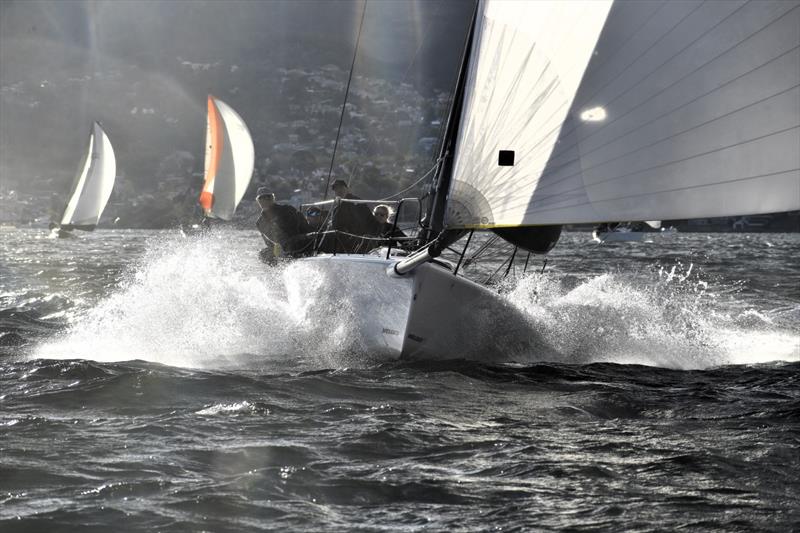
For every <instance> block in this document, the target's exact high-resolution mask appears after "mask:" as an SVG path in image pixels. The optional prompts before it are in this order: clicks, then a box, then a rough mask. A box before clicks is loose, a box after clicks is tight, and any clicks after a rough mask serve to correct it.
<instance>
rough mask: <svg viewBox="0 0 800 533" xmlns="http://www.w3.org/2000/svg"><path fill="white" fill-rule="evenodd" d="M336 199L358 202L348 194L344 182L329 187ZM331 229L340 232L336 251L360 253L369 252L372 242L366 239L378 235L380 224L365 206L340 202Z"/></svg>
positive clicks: (335, 182) (355, 197)
mask: <svg viewBox="0 0 800 533" xmlns="http://www.w3.org/2000/svg"><path fill="white" fill-rule="evenodd" d="M331 189H333V193H334V194H335V195H336V198H339V199H342V200H360V199H361V198H359V197H358V196H356V195H354V194H353V193H351V192H350V188H349V187H348V185H347V183H346V182H345V181H344V180H336V181H334V182H333V185H331ZM331 229H334V230H337V231H339V232H342V233H341V234H338V235H337V236H336V240H337V243H338V244H337V247H338V251H342V252H345V253H361V252H367V251H369V250H370V249H371V248H372V247H373V246H372V245H373V244H374V243H373V242H372V241H370V240H369V239H368V238H362V237H377V236H379V235H380V232H381V227H380V224H378V222H377V221H376V220H375V217H373V216H372V211H370V209H369V207H367V206H366V204H356V203H350V202H341V203H339V205H338V206H337V207H336V208H335V209H334V211H333V216H332V217H331Z"/></svg>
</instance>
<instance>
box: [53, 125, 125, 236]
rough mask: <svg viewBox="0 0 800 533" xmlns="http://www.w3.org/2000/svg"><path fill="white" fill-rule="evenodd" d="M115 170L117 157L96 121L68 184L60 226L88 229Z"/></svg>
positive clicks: (103, 204)
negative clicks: (69, 186) (72, 177)
mask: <svg viewBox="0 0 800 533" xmlns="http://www.w3.org/2000/svg"><path fill="white" fill-rule="evenodd" d="M116 173H117V160H116V158H115V156H114V149H113V148H112V147H111V142H110V141H109V140H108V135H106V132H105V131H103V128H101V127H100V124H98V123H97V122H95V123H94V125H93V127H92V133H91V134H89V148H88V150H87V152H86V156H85V158H84V162H83V165H81V170H80V173H79V174H78V175H77V177H76V178H75V181H74V182H73V184H72V190H71V192H70V197H69V200H68V201H67V205H66V207H65V208H64V214H63V215H62V217H61V224H60V226H61V228H63V229H66V230H68V229H71V228H76V227H79V228H81V229H92V228H94V226H96V225H97V222H98V221H99V220H100V215H101V214H102V213H103V209H105V207H106V204H107V203H108V199H109V197H110V196H111V190H112V189H113V188H114V180H115V178H116Z"/></svg>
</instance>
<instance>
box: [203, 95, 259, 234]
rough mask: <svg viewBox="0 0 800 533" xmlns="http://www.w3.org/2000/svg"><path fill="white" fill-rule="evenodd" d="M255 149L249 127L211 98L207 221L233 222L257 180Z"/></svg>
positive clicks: (205, 191)
mask: <svg viewBox="0 0 800 533" xmlns="http://www.w3.org/2000/svg"><path fill="white" fill-rule="evenodd" d="M254 163H255V148H254V147H253V139H252V137H251V136H250V131H249V130H248V129H247V125H246V124H245V123H244V120H242V117H240V116H239V114H238V113H236V111H234V110H233V109H232V108H231V107H230V106H229V105H228V104H226V103H225V102H223V101H222V100H220V99H218V98H214V97H213V96H211V95H209V97H208V119H207V122H206V160H205V179H204V182H203V189H202V191H201V192H200V206H201V207H202V208H203V212H204V213H205V215H206V216H207V217H212V218H221V219H222V220H230V219H231V217H233V213H234V211H236V206H237V205H238V204H239V202H240V201H241V199H242V196H244V193H245V191H246V190H247V186H248V185H249V184H250V179H251V178H252V176H253V166H254Z"/></svg>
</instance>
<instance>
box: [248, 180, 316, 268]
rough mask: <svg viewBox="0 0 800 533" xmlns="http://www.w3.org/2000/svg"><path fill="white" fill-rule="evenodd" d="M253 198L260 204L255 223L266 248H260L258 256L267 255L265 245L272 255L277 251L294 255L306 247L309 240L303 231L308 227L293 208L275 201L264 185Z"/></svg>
mask: <svg viewBox="0 0 800 533" xmlns="http://www.w3.org/2000/svg"><path fill="white" fill-rule="evenodd" d="M256 201H257V202H258V205H259V206H260V207H261V216H259V217H258V220H257V221H256V227H257V228H258V231H260V232H261V236H262V238H263V239H264V242H265V243H266V244H267V249H265V250H262V251H261V256H262V259H264V258H267V257H269V256H270V253H269V250H268V249H271V252H272V256H273V257H274V256H279V255H281V254H283V255H289V256H294V255H299V254H302V253H303V252H305V251H307V250H306V249H307V248H309V242H310V240H309V239H308V237H307V235H306V234H307V233H309V232H311V231H312V229H311V226H309V225H308V222H306V219H305V218H303V215H301V214H300V212H299V211H297V209H295V208H294V207H292V206H290V205H284V204H279V203H276V202H275V195H274V194H272V193H271V192H269V190H268V189H267V188H266V187H260V188H259V189H258V192H257V194H256ZM276 245H277V247H278V248H276ZM308 251H310V250H308Z"/></svg>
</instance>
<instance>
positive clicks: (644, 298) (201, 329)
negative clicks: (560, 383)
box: [35, 232, 800, 369]
mask: <svg viewBox="0 0 800 533" xmlns="http://www.w3.org/2000/svg"><path fill="white" fill-rule="evenodd" d="M310 286H316V290H315V291H313V292H314V293H317V294H322V295H323V299H324V300H325V301H315V302H309V301H304V300H303V299H302V298H300V297H299V294H300V293H301V292H305V293H308V291H307V290H305V289H308V287H310ZM301 288H302V289H303V290H300V289H301ZM373 290H374V287H371V286H364V287H363V291H370V292H371V291H373ZM502 290H503V293H504V294H505V297H506V298H507V300H508V301H509V302H510V303H511V304H512V305H513V306H514V307H515V308H516V309H518V310H519V311H521V312H522V313H523V315H524V316H525V317H526V318H527V320H528V322H529V324H530V328H531V329H530V333H533V332H536V333H537V334H538V335H539V336H540V337H542V338H543V339H544V341H545V342H546V344H548V345H549V346H551V347H552V348H553V350H554V353H550V352H548V354H547V355H546V356H545V355H544V354H537V353H527V354H513V356H512V355H511V354H507V356H508V358H510V359H514V360H516V361H517V362H536V361H540V360H542V359H544V360H547V361H554V360H556V362H564V363H589V362H616V363H631V364H644V365H651V366H661V367H670V368H685V369H688V368H706V367H710V366H718V365H724V364H743V363H758V362H765V361H772V360H794V361H796V360H800V347H799V346H800V336H798V335H797V334H796V333H794V331H796V328H793V326H792V323H794V324H796V322H797V320H796V315H797V314H798V313H797V309H793V310H783V311H781V313H782V314H780V313H778V314H775V313H768V312H765V311H760V310H758V309H754V308H752V307H748V306H747V305H743V303H742V302H741V301H738V300H737V299H736V296H737V293H736V288H735V287H722V288H721V289H714V290H712V289H711V288H709V283H708V282H706V281H703V280H702V279H700V276H698V275H697V274H696V273H694V272H693V271H692V268H691V267H688V268H683V267H672V268H671V269H669V270H656V271H651V272H648V273H646V274H645V275H642V273H641V272H638V273H634V274H633V275H631V273H627V272H616V273H605V274H600V275H591V276H585V277H583V278H579V277H577V276H575V275H571V274H564V273H557V272H551V273H548V274H546V275H544V276H536V275H535V276H527V277H523V278H520V279H517V280H515V281H513V282H510V283H508V284H506V285H505V286H504V287H503V288H502ZM356 296H357V295H346V294H341V293H340V292H339V287H338V286H337V283H336V280H333V279H327V278H325V277H323V276H322V275H320V273H319V272H318V271H316V270H315V269H314V267H313V266H312V265H309V264H294V265H289V266H286V265H276V266H270V267H267V266H265V265H263V264H262V263H260V262H259V261H258V260H257V258H256V257H255V254H254V253H252V243H251V242H248V243H247V244H246V245H244V244H242V243H236V242H233V243H232V242H231V240H230V238H229V236H228V235H226V233H224V232H211V233H209V234H206V235H203V236H198V237H192V238H188V239H186V238H184V239H178V238H161V239H159V240H153V241H152V242H151V243H150V244H149V249H148V251H147V252H146V253H145V254H144V256H143V257H142V258H141V259H140V260H139V261H138V262H137V263H136V264H135V265H132V266H131V267H130V268H129V270H128V272H127V274H126V276H125V277H124V280H123V282H122V283H121V284H119V285H118V286H116V287H115V288H114V289H112V292H111V293H110V294H109V295H108V296H106V297H105V298H104V299H101V300H100V302H99V303H98V304H96V305H95V306H94V307H92V308H89V309H87V310H86V311H85V312H83V313H82V314H81V315H80V316H78V317H76V319H75V320H74V322H73V323H72V324H71V325H70V326H69V328H68V329H67V330H66V331H65V332H64V333H62V334H59V335H57V336H56V337H54V338H51V339H49V340H48V341H47V342H45V343H43V344H42V345H40V346H39V347H38V348H37V349H36V351H35V355H36V356H37V357H42V358H52V359H87V358H90V359H94V360H97V361H106V362H111V361H126V360H134V359H141V360H147V361H151V362H156V363H161V364H166V365H171V366H181V367H194V368H227V367H234V368H235V367H242V366H246V367H262V366H272V367H275V366H278V367H281V368H284V369H285V368H287V367H291V366H292V365H299V366H300V367H301V368H309V367H310V368H342V367H352V366H364V365H369V364H372V363H373V362H374V361H372V360H370V354H368V353H358V351H357V350H356V351H355V352H354V351H353V348H354V347H356V348H357V347H358V339H357V338H356V337H357V333H356V331H355V329H354V323H355V317H356V316H357V313H358V311H359V310H358V309H356V308H355V307H356V306H355V305H354V302H356V301H358V298H356ZM358 296H363V295H358ZM792 317H795V318H794V320H793V319H792ZM517 334H519V335H526V332H519V333H517ZM512 340H513V339H512ZM500 341H508V339H498V344H499V345H507V344H508V343H507V342H500ZM487 359H491V360H494V361H497V360H498V357H497V354H491V357H489V354H487Z"/></svg>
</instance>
